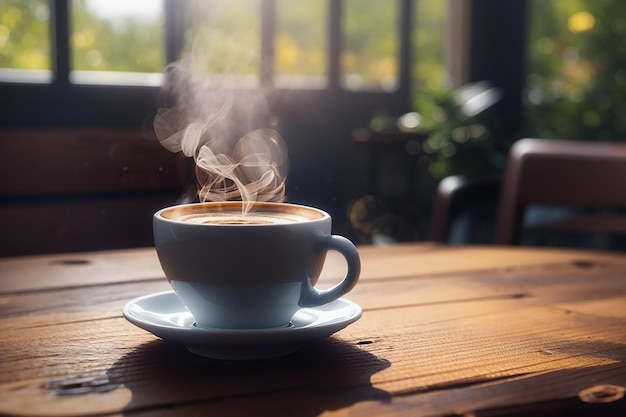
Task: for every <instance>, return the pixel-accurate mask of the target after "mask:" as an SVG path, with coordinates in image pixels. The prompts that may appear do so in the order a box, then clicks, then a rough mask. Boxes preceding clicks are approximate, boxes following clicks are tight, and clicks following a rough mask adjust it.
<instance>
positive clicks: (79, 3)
mask: <svg viewBox="0 0 626 417" xmlns="http://www.w3.org/2000/svg"><path fill="white" fill-rule="evenodd" d="M71 14H72V16H71V17H72V32H71V51H72V54H71V55H72V69H73V70H83V71H124V72H143V73H150V72H154V73H161V72H162V71H163V68H164V65H165V58H164V55H165V53H164V49H165V48H164V42H163V36H164V35H163V5H162V2H161V1H157V0H132V1H128V0H74V1H72V8H71Z"/></svg>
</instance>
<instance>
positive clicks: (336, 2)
mask: <svg viewBox="0 0 626 417" xmlns="http://www.w3.org/2000/svg"><path fill="white" fill-rule="evenodd" d="M329 3H330V4H329V7H328V12H329V16H328V87H329V88H330V89H331V90H338V89H339V86H340V82H339V80H340V77H341V64H340V62H341V48H342V39H341V11H342V6H343V0H329Z"/></svg>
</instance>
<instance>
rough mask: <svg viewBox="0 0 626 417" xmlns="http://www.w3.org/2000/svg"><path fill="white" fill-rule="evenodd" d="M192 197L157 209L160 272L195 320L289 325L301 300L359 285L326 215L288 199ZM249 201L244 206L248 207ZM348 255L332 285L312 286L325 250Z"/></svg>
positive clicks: (311, 302)
mask: <svg viewBox="0 0 626 417" xmlns="http://www.w3.org/2000/svg"><path fill="white" fill-rule="evenodd" d="M243 208H244V203H241V202H224V203H197V204H187V205H181V206H175V207H170V208H165V209H163V210H160V211H158V212H157V213H155V215H154V240H155V246H156V249H157V254H158V256H159V260H160V261H161V266H162V267H163V271H164V272H165V275H166V277H167V279H168V281H169V282H170V284H171V286H172V288H173V289H174V291H175V292H176V294H177V295H178V297H179V298H180V299H181V301H182V302H183V303H184V304H185V306H186V307H187V308H188V309H189V311H190V312H191V314H192V315H193V316H194V319H195V320H196V325H198V326H204V327H219V328H266V327H278V326H286V325H288V324H289V321H290V320H291V317H292V316H293V315H294V314H295V312H296V311H297V310H298V309H300V308H301V307H313V306H319V305H322V304H326V303H329V302H331V301H333V300H335V299H337V298H339V297H341V296H342V295H344V294H346V293H347V292H348V291H350V290H351V289H352V287H353V286H354V285H355V284H356V282H357V280H358V277H359V272H360V260H359V254H358V252H357V250H356V248H355V246H354V245H353V244H352V243H351V242H350V241H349V240H348V239H346V238H344V237H341V236H336V235H331V234H330V231H331V218H330V216H329V215H328V214H327V213H325V212H323V211H321V210H318V209H315V208H311V207H305V206H298V205H293V204H285V203H254V204H252V203H251V204H250V207H249V210H248V211H247V212H246V214H245V215H242V212H243ZM246 208H248V207H246ZM328 250H335V251H338V252H339V253H341V254H342V255H343V256H344V258H345V259H346V263H347V266H348V272H347V274H346V276H345V277H344V278H343V279H342V280H341V281H340V282H339V283H338V284H337V285H336V286H334V287H333V288H331V289H329V290H326V291H321V290H317V289H316V288H315V284H316V283H317V280H318V277H319V274H320V272H321V270H322V267H323V265H324V260H325V257H326V252H327V251H328Z"/></svg>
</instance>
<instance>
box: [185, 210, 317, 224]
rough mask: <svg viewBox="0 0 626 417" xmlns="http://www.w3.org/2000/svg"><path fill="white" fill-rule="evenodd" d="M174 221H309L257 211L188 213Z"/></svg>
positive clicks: (287, 215) (221, 222)
mask: <svg viewBox="0 0 626 417" xmlns="http://www.w3.org/2000/svg"><path fill="white" fill-rule="evenodd" d="M174 219H175V220H178V221H181V222H187V223H196V224H224V225H236V224H239V225H263V224H283V223H297V222H302V221H306V220H309V219H308V218H307V217H304V216H298V215H295V214H290V213H272V212H267V211H257V212H254V213H246V214H242V213H241V212H235V211H225V212H222V213H189V214H181V215H178V216H177V217H175V218H174Z"/></svg>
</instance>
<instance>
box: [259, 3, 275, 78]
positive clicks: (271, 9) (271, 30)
mask: <svg viewBox="0 0 626 417" xmlns="http://www.w3.org/2000/svg"><path fill="white" fill-rule="evenodd" d="M260 13H261V59H260V61H259V65H260V68H259V77H260V83H261V85H262V86H272V85H273V83H274V37H275V33H276V0H261V11H260Z"/></svg>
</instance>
